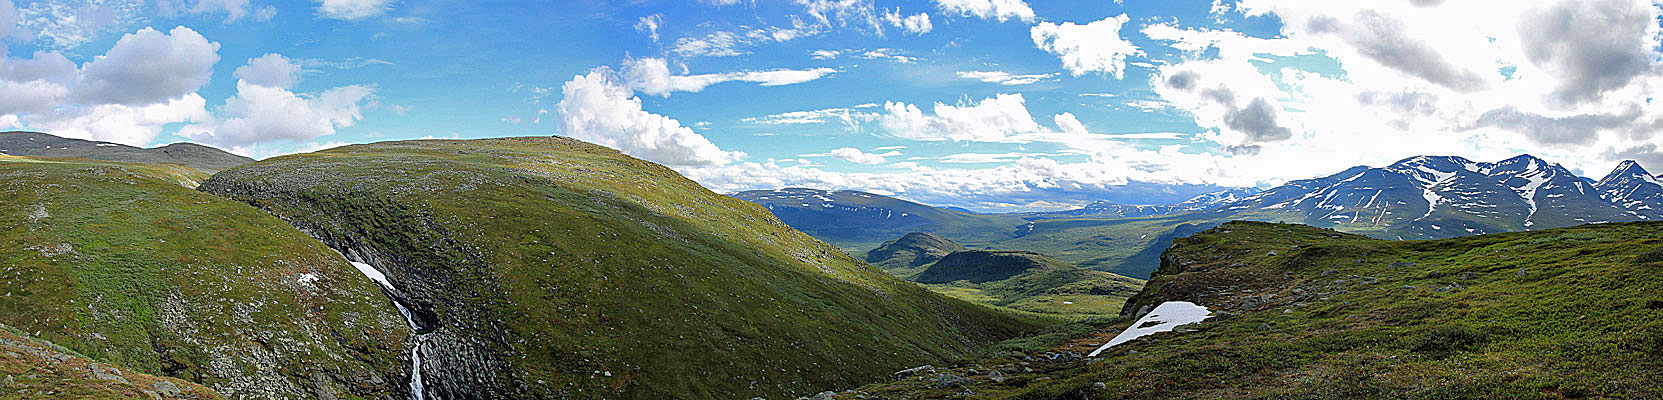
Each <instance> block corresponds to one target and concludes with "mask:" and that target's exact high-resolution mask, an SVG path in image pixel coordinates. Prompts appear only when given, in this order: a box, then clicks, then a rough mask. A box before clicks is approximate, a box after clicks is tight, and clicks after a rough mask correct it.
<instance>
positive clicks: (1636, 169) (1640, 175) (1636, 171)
mask: <svg viewBox="0 0 1663 400" xmlns="http://www.w3.org/2000/svg"><path fill="white" fill-rule="evenodd" d="M1623 179H1640V180H1649V181H1652V182H1654V183H1655V182H1656V179H1655V178H1653V177H1652V175H1651V173H1650V172H1646V168H1645V167H1641V166H1640V163H1637V162H1634V160H1627V161H1623V162H1622V163H1621V164H1617V169H1613V170H1611V173H1609V174H1606V175H1605V178H1603V179H1600V180H1599V182H1597V183H1595V184H1594V186H1596V187H1602V188H1603V187H1606V186H1610V185H1613V184H1620V183H1618V181H1619V180H1623Z"/></svg>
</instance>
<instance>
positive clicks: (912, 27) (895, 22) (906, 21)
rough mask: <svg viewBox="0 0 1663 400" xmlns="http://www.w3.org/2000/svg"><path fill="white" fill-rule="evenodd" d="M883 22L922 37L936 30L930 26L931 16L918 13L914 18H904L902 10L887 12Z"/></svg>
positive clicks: (884, 14)
mask: <svg viewBox="0 0 1663 400" xmlns="http://www.w3.org/2000/svg"><path fill="white" fill-rule="evenodd" d="M883 20H884V22H888V23H889V25H890V26H893V27H896V28H901V30H904V31H906V32H907V33H911V34H915V35H922V34H925V33H928V32H929V31H930V30H931V29H934V27H933V26H930V15H929V14H925V13H918V14H917V15H913V16H904V15H901V10H900V9H894V10H889V11H885V12H884V13H883Z"/></svg>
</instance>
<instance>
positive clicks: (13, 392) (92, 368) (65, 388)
mask: <svg viewBox="0 0 1663 400" xmlns="http://www.w3.org/2000/svg"><path fill="white" fill-rule="evenodd" d="M99 374H103V376H100V375H99ZM159 382H167V384H172V385H173V386H174V387H176V388H178V389H179V391H180V393H179V395H178V397H177V398H180V399H196V400H217V399H221V398H222V397H220V396H219V395H218V394H216V393H214V391H212V390H209V389H208V388H206V387H203V386H201V385H197V384H194V383H191V382H188V381H184V380H180V379H172V378H162V377H156V376H152V375H148V374H143V373H139V372H134V371H130V370H123V369H121V368H116V367H112V366H109V365H106V364H103V363H99V362H97V361H93V360H90V359H87V358H86V356H82V355H80V354H77V353H75V352H74V351H72V350H69V349H67V348H63V347H60V346H56V345H53V344H51V343H47V342H42V341H39V340H36V339H33V338H30V337H28V336H27V334H25V333H23V332H21V331H18V330H16V329H12V328H11V327H8V326H5V325H0V400H13V399H17V400H22V399H36V398H50V399H65V400H79V399H88V400H91V399H98V400H104V399H131V400H147V399H151V398H153V397H151V395H150V394H149V393H146V392H155V391H157V389H156V386H155V385H156V384H157V383H159Z"/></svg>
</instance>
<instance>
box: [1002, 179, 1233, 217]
mask: <svg viewBox="0 0 1663 400" xmlns="http://www.w3.org/2000/svg"><path fill="white" fill-rule="evenodd" d="M1257 193H1259V189H1258V188H1250V187H1249V188H1233V189H1227V190H1221V191H1217V192H1212V193H1205V194H1202V195H1199V196H1195V197H1192V198H1190V199H1189V200H1184V201H1183V202H1180V203H1176V204H1164V205H1126V204H1118V203H1114V202H1109V201H1095V202H1092V203H1091V204H1087V205H1086V206H1084V207H1081V208H1077V209H1073V210H1064V211H1049V212H1034V213H1024V214H1022V215H1023V217H1024V218H1026V219H1030V220H1031V219H1040V218H1075V217H1110V218H1139V217H1153V216H1160V215H1171V214H1181V213H1186V212H1194V211H1201V210H1206V209H1209V208H1213V207H1217V206H1220V205H1224V204H1229V203H1233V202H1237V201H1240V200H1241V199H1244V198H1247V197H1248V196H1252V195H1254V194H1257Z"/></svg>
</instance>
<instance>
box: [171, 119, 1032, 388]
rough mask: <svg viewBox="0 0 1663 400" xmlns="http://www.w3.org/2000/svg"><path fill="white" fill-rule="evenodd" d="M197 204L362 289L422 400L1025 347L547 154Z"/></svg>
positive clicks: (834, 262)
mask: <svg viewBox="0 0 1663 400" xmlns="http://www.w3.org/2000/svg"><path fill="white" fill-rule="evenodd" d="M202 190H204V191H207V192H210V193H215V194H220V195H224V196H227V197H231V198H234V199H238V200H241V201H245V202H247V203H249V204H252V205H255V206H257V207H259V208H262V209H265V210H267V211H269V212H271V213H273V214H275V215H278V216H280V217H282V218H284V219H285V220H287V221H288V222H289V223H291V224H294V225H295V226H298V227H300V228H302V229H303V230H305V231H307V232H309V233H311V234H312V235H314V236H315V237H317V238H319V239H321V240H322V241H323V242H324V243H327V244H328V245H329V246H331V247H334V248H336V249H339V250H341V251H342V252H343V253H345V254H347V256H348V257H349V258H351V259H352V260H354V261H357V262H362V263H366V264H368V265H369V266H372V267H373V268H374V269H375V270H377V271H380V272H382V273H384V274H385V275H386V276H387V278H388V279H389V280H390V282H391V283H392V284H393V286H395V287H397V288H398V290H397V291H395V292H393V295H394V297H395V298H397V299H398V302H399V303H400V304H404V305H407V306H408V308H409V309H410V311H411V312H412V313H413V315H414V316H415V318H414V319H415V320H416V322H417V325H419V326H420V330H421V335H420V336H419V337H420V339H419V342H420V351H419V354H420V355H421V359H422V360H423V361H424V362H423V363H422V365H421V366H422V369H421V372H422V374H421V376H422V377H423V381H422V382H423V383H424V387H425V388H426V390H425V393H426V394H428V395H431V396H433V398H444V399H480V398H491V399H513V398H572V397H577V398H655V399H656V398H722V399H728V398H749V397H754V396H764V397H769V398H777V397H784V396H793V395H796V394H801V393H812V392H815V391H818V390H821V389H824V388H827V387H837V386H847V385H850V384H853V383H855V382H865V381H869V380H871V379H874V378H876V377H878V376H880V375H882V372H880V371H888V370H893V369H896V368H901V367H905V366H908V365H916V364H919V363H929V362H939V361H941V360H943V359H948V358H953V357H960V356H964V355H966V354H969V353H971V352H974V351H976V350H977V349H980V348H982V346H983V345H985V344H987V343H990V342H993V341H996V340H1000V339H1003V338H1008V337H1011V336H1014V335H1017V334H1019V333H1023V332H1028V331H1031V330H1032V329H1034V327H1035V324H1034V322H1032V321H1029V320H1026V319H1019V318H1016V317H1012V316H1008V315H1005V314H1001V313H999V312H995V311H993V310H991V309H988V308H985V307H980V306H976V305H973V304H970V303H967V302H963V301H959V300H954V299H950V298H946V297H943V296H940V295H937V294H934V293H932V292H930V291H928V290H927V289H925V288H922V287H919V286H917V285H913V284H910V283H906V282H903V281H900V280H898V279H896V278H894V277H891V276H889V275H888V274H886V273H884V272H882V271H879V270H876V269H874V268H871V267H870V266H867V265H866V264H864V263H861V262H860V261H859V260H857V259H854V258H852V257H850V256H848V255H847V254H845V253H843V252H842V251H840V250H838V249H837V248H835V247H832V246H830V245H827V244H825V243H823V242H820V241H818V240H815V239H814V238H812V237H810V236H808V235H805V234H802V233H801V232H798V231H796V230H793V229H791V228H790V227H788V226H787V225H785V224H784V223H781V222H780V221H779V220H778V219H776V218H774V217H773V216H772V215H770V214H769V213H768V212H767V210H765V209H763V208H762V207H759V206H757V205H755V204H752V203H748V202H744V201H740V200H737V199H733V198H730V197H726V196H721V195H717V194H715V193H712V192H710V191H708V190H706V189H704V188H703V187H701V186H699V185H698V184H696V183H694V182H692V181H690V180H687V179H685V178H683V177H681V176H680V175H679V174H676V173H675V172H674V171H672V170H670V169H668V168H664V167H662V166H658V165H655V164H651V163H648V162H645V161H641V160H638V159H634V158H630V157H627V156H624V155H622V154H620V153H619V152H617V151H615V150H611V149H607V148H604V147H600V146H595V145H591V144H588V143H583V142H580V141H577V140H572V139H566V138H558V137H554V138H551V137H535V138H505V139H485V140H471V141H439V140H433V141H406V142H387V143H377V144H371V145H354V146H347V147H341V148H335V149H330V150H325V151H321V152H316V153H310V154H301V155H291V156H284V157H277V158H273V159H268V160H265V161H261V162H257V163H254V164H248V165H244V166H241V167H237V168H234V169H231V170H227V171H225V172H221V173H220V174H217V175H215V176H214V177H213V178H212V179H210V180H208V181H207V182H205V183H204V184H203V185H202Z"/></svg>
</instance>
